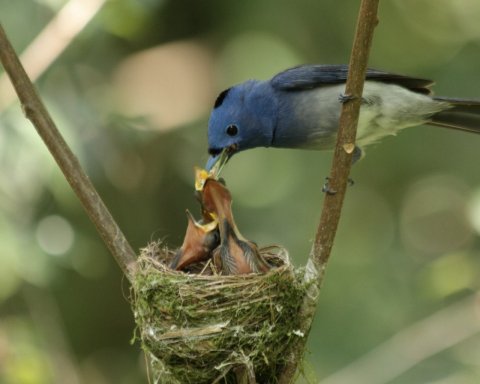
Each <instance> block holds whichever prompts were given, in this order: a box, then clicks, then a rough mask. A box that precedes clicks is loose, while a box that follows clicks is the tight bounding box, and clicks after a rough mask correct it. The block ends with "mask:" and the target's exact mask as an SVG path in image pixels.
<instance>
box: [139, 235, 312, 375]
mask: <svg viewBox="0 0 480 384" xmlns="http://www.w3.org/2000/svg"><path fill="white" fill-rule="evenodd" d="M260 253H261V255H262V256H263V257H264V258H265V260H267V261H268V262H269V264H270V265H273V266H274V268H272V269H271V270H270V271H269V272H268V273H265V274H247V275H220V274H217V271H215V267H214V265H213V263H210V262H205V263H204V264H203V265H201V268H199V270H197V271H196V273H185V272H179V271H174V270H172V269H170V268H169V267H168V265H169V262H170V261H171V259H172V258H173V252H172V251H170V250H169V249H168V248H167V247H166V246H165V245H163V244H162V243H160V242H156V243H151V244H150V245H148V246H147V247H146V248H144V249H143V250H142V253H141V255H140V257H139V259H138V270H137V272H136V274H135V277H134V280H133V284H132V304H133V309H134V315H135V321H136V323H137V330H136V332H135V334H136V338H138V339H139V340H140V341H141V343H142V347H143V349H144V351H145V353H146V355H147V358H148V360H149V361H150V366H151V375H152V377H153V379H154V380H153V381H154V382H155V383H165V384H185V383H196V384H202V383H237V382H239V381H240V379H239V377H240V376H242V375H243V377H247V378H250V379H247V381H243V380H244V379H242V382H255V380H256V382H258V383H275V382H277V377H278V374H279V372H281V370H282V367H283V366H284V365H285V363H286V362H287V360H288V359H289V357H290V356H291V354H290V351H291V348H292V347H293V346H294V345H295V344H296V341H297V340H298V339H299V338H301V337H304V335H303V333H302V332H301V331H300V330H299V329H300V316H299V307H300V305H301V303H302V299H303V296H304V295H305V291H306V289H307V287H306V286H305V284H304V283H303V278H302V276H303V273H301V272H300V271H295V270H294V269H293V267H292V265H291V264H290V262H289V260H288V255H287V252H286V251H285V250H284V249H283V248H279V247H269V248H264V249H262V250H260ZM239 375H240V376H239Z"/></svg>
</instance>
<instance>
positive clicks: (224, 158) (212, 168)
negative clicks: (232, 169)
mask: <svg viewBox="0 0 480 384" xmlns="http://www.w3.org/2000/svg"><path fill="white" fill-rule="evenodd" d="M237 151H238V145H237V144H232V145H230V146H228V147H225V148H223V149H222V150H221V152H220V153H218V151H217V150H210V151H209V152H210V157H209V158H208V161H207V165H206V166H205V169H206V170H207V171H208V172H209V173H210V174H211V175H212V176H214V178H218V175H220V172H221V171H222V168H223V167H224V166H225V164H227V162H228V160H230V158H231V157H232V156H233V154H234V153H235V152H237Z"/></svg>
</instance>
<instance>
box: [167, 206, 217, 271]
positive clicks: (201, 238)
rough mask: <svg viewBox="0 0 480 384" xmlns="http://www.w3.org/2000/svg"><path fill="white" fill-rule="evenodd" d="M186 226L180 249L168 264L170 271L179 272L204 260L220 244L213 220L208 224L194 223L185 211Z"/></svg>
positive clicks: (193, 219) (215, 223) (188, 212)
mask: <svg viewBox="0 0 480 384" xmlns="http://www.w3.org/2000/svg"><path fill="white" fill-rule="evenodd" d="M186 213H187V219H188V226H187V231H186V233H185V238H184V240H183V244H182V246H181V247H180V249H179V250H178V251H177V253H176V254H175V257H174V259H173V261H172V262H171V264H170V268H171V269H176V270H181V269H184V268H185V267H187V266H189V265H190V264H193V263H197V262H199V261H203V260H206V259H208V258H209V257H210V254H211V252H212V250H214V249H215V248H216V247H217V246H218V245H219V244H220V236H219V232H218V225H217V222H216V221H215V220H213V221H211V222H209V223H208V224H200V223H198V222H197V221H195V218H194V217H193V216H192V214H191V213H190V211H188V210H187V211H186Z"/></svg>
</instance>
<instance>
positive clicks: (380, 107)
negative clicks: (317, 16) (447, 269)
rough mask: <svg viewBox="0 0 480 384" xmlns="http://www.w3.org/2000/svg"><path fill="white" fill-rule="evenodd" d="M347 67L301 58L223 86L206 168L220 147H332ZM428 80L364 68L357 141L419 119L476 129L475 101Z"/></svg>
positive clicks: (479, 107) (479, 114)
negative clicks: (266, 74)
mask: <svg viewBox="0 0 480 384" xmlns="http://www.w3.org/2000/svg"><path fill="white" fill-rule="evenodd" d="M347 75H348V67H347V66H345V65H304V66H299V67H295V68H291V69H287V70H286V71H283V72H281V73H279V74H277V75H275V76H274V77H273V78H272V79H270V80H267V81H257V80H249V81H246V82H244V83H242V84H238V85H235V86H233V87H231V88H229V89H227V90H225V91H223V92H222V93H221V94H220V95H219V96H218V98H217V100H216V102H215V106H214V108H213V110H212V113H211V116H210V120H209V124H208V144H209V153H210V155H211V157H210V159H209V161H208V163H207V169H210V168H211V166H213V164H214V163H215V161H216V158H217V156H218V154H219V153H220V152H221V151H222V149H224V148H229V149H230V153H231V154H233V153H235V152H238V151H243V150H246V149H250V148H255V147H277V148H310V149H330V148H333V146H334V143H335V139H336V133H337V129H338V120H339V116H340V111H341V103H340V101H339V96H340V95H341V94H343V91H344V85H345V81H346V79H347ZM431 85H432V82H431V81H430V80H425V79H419V78H413V77H408V76H403V75H397V74H391V73H388V72H383V71H378V70H374V69H368V70H367V74H366V81H365V85H364V92H363V97H362V100H363V102H362V106H361V109H360V119H359V124H358V130H357V146H359V147H363V146H365V145H368V144H371V143H373V142H376V141H378V140H380V139H381V138H382V137H384V136H387V135H394V134H396V132H397V131H399V130H400V129H403V128H406V127H409V126H414V125H420V124H422V123H429V124H434V125H442V126H448V127H451V128H456V129H467V130H470V131H475V132H480V103H479V102H477V101H468V100H465V101H464V102H462V103H460V104H461V105H459V103H458V99H457V101H456V104H455V103H451V102H450V101H449V100H450V99H447V98H441V99H440V98H439V99H435V98H433V97H431V96H430V93H431V91H430V88H429V87H430V86H431ZM447 110H448V114H447V113H446V112H445V111H447ZM465 110H466V112H465ZM460 111H461V112H462V116H460ZM465 113H467V114H468V116H467V117H465ZM454 123H455V124H456V125H455V124H454ZM477 123H478V126H477V125H476V124H477ZM465 125H468V127H465Z"/></svg>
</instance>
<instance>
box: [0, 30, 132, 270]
mask: <svg viewBox="0 0 480 384" xmlns="http://www.w3.org/2000/svg"><path fill="white" fill-rule="evenodd" d="M0 60H1V62H2V64H3V66H4V68H5V71H6V72H7V73H8V76H9V77H10V80H11V82H12V84H13V86H14V88H15V91H16V92H17V94H18V97H19V99H20V102H21V104H22V109H23V111H24V113H25V115H26V117H27V118H28V119H29V120H30V121H31V122H32V123H33V125H34V126H35V128H36V130H37V132H38V134H39V135H40V136H41V138H42V139H43V141H44V142H45V144H46V145H47V147H48V149H49V151H50V153H51V154H52V156H53V157H54V158H55V161H56V162H57V164H58V166H59V167H60V169H61V170H62V172H63V174H64V175H65V178H66V179H67V181H68V182H69V184H70V186H71V187H72V189H73V190H74V191H75V193H76V194H77V197H78V198H79V199H80V202H81V203H82V205H83V207H84V209H85V211H86V212H87V214H88V216H89V217H90V219H91V220H92V222H93V223H94V224H95V226H96V227H97V231H98V232H99V233H100V235H101V237H102V239H103V241H104V242H105V244H106V245H107V247H108V249H109V250H110V252H111V253H112V255H113V257H114V258H115V260H116V261H117V263H118V265H119V266H120V268H121V269H122V271H123V272H124V273H125V275H126V276H127V278H129V279H131V277H132V273H133V271H134V268H135V261H136V255H135V252H134V251H133V249H132V247H131V246H130V244H129V243H128V241H127V240H126V238H125V236H124V235H123V233H122V231H121V230H120V228H119V227H118V225H117V223H116V222H115V220H114V219H113V217H112V215H111V214H110V212H109V211H108V209H107V207H106V206H105V204H104V203H103V201H102V199H101V198H100V196H99V195H98V193H97V191H96V190H95V187H94V186H93V184H92V183H91V181H90V179H89V178H88V176H87V175H86V174H85V172H84V171H83V169H82V167H81V165H80V163H79V162H78V159H77V158H76V157H75V155H74V154H73V153H72V151H71V150H70V148H69V147H68V145H67V143H66V142H65V140H64V139H63V137H62V135H61V134H60V132H59V131H58V129H57V127H56V125H55V123H54V122H53V120H52V118H51V117H50V114H49V113H48V111H47V109H46V108H45V106H44V105H43V103H42V101H41V100H40V98H39V96H38V95H37V92H36V91H35V88H34V86H33V84H32V83H31V81H30V79H29V78H28V76H27V74H26V72H25V70H24V68H23V67H22V64H21V63H20V60H19V59H18V57H17V55H16V53H15V51H14V50H13V47H12V45H11V44H10V42H9V41H8V38H7V36H6V34H5V31H4V30H3V27H2V26H1V25H0Z"/></svg>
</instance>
